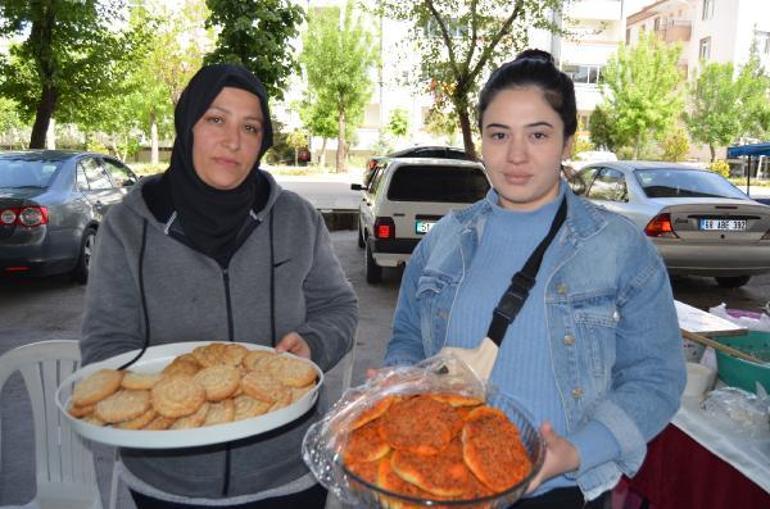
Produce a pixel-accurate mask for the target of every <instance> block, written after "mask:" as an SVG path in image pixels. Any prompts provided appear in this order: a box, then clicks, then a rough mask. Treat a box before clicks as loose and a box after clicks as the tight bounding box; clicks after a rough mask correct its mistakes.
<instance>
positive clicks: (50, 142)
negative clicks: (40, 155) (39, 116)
mask: <svg viewBox="0 0 770 509" xmlns="http://www.w3.org/2000/svg"><path fill="white" fill-rule="evenodd" d="M45 148H47V149H48V150H56V121H55V119H54V118H51V119H50V120H49V121H48V129H46V131H45Z"/></svg>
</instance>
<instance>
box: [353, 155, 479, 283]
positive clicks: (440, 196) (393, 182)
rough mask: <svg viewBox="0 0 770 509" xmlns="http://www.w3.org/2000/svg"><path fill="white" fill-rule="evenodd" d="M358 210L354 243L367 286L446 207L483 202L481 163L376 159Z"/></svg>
mask: <svg viewBox="0 0 770 509" xmlns="http://www.w3.org/2000/svg"><path fill="white" fill-rule="evenodd" d="M350 187H351V189H353V190H359V191H363V198H362V200H361V204H360V206H359V216H358V217H359V220H358V245H359V247H362V248H365V264H364V266H365V270H366V281H367V282H368V283H371V284H373V283H379V282H380V280H381V279H382V268H383V267H398V266H399V265H402V264H404V263H406V262H407V260H409V257H410V256H411V254H412V251H414V248H415V247H416V246H417V243H418V242H419V241H420V239H421V238H422V237H423V236H424V235H425V234H426V233H428V231H429V230H430V229H431V227H432V226H433V225H434V224H436V221H438V220H439V219H441V217H442V216H443V215H444V214H446V213H447V212H449V211H450V210H452V209H460V208H464V207H466V206H468V204H470V203H473V202H475V201H478V200H480V199H481V198H483V197H484V196H485V194H486V192H487V190H488V189H489V181H488V180H487V177H486V174H485V173H484V167H483V166H482V165H481V163H477V162H471V161H461V160H452V159H432V158H398V159H386V160H382V161H379V162H378V164H377V167H376V168H375V170H374V173H373V175H372V178H371V180H370V181H369V183H368V185H367V186H366V187H364V186H363V185H361V184H351V186H350Z"/></svg>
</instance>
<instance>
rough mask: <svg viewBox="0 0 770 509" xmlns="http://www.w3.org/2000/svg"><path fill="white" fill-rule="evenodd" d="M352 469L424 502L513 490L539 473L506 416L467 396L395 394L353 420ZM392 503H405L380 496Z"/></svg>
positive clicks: (348, 453) (346, 451)
mask: <svg viewBox="0 0 770 509" xmlns="http://www.w3.org/2000/svg"><path fill="white" fill-rule="evenodd" d="M343 443H344V445H343V448H342V458H343V462H344V465H345V468H346V469H347V471H348V472H350V473H352V474H353V475H354V476H356V477H358V478H360V479H362V480H364V481H366V482H367V483H369V484H371V485H374V486H377V487H379V488H381V489H383V490H386V491H388V492H391V493H397V494H399V495H404V496H407V497H412V498H419V499H423V500H475V499H479V498H482V497H488V496H491V495H496V494H499V493H503V492H506V491H507V490H510V489H511V488H513V487H514V486H516V485H517V484H518V483H520V482H521V481H522V480H524V479H525V478H526V477H527V476H528V475H529V474H530V472H531V471H532V462H531V460H530V457H529V454H528V453H527V450H526V448H525V447H524V444H523V443H522V440H521V437H520V434H519V430H518V428H517V427H516V426H515V425H514V424H513V423H512V422H511V421H510V420H509V419H508V417H507V416H506V414H505V413H504V412H503V411H501V410H499V409H497V408H492V407H489V406H486V405H484V404H483V401H481V400H479V399H477V398H473V397H467V396H463V395H460V394H446V393H425V394H417V395H410V396H387V397H385V398H382V399H380V400H379V401H376V402H374V403H373V404H372V405H371V406H369V407H368V408H366V409H364V410H363V411H362V412H360V413H359V414H358V415H357V416H356V417H355V418H354V419H353V420H352V422H351V424H350V426H349V428H348V431H347V437H346V439H345V440H344V442H343ZM380 502H382V503H384V505H386V506H399V503H398V501H395V500H392V499H389V498H388V497H386V496H381V497H380Z"/></svg>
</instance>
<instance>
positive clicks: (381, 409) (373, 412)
mask: <svg viewBox="0 0 770 509" xmlns="http://www.w3.org/2000/svg"><path fill="white" fill-rule="evenodd" d="M398 399H399V398H398V397H396V396H385V397H384V398H382V399H380V400H379V401H377V402H375V403H374V404H373V405H371V406H370V407H368V408H366V409H364V410H363V411H362V412H361V413H359V414H358V415H357V416H356V418H355V419H354V420H353V422H352V423H350V429H351V430H354V429H356V428H360V427H361V426H363V425H364V424H366V423H367V422H371V421H373V420H375V419H377V418H378V417H380V416H381V415H382V414H384V413H385V412H387V411H388V408H390V405H392V404H393V403H394V402H396V401H398Z"/></svg>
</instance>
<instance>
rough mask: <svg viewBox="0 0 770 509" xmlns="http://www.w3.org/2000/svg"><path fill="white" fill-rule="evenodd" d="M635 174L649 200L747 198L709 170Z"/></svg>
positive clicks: (653, 171) (667, 170) (678, 170)
mask: <svg viewBox="0 0 770 509" xmlns="http://www.w3.org/2000/svg"><path fill="white" fill-rule="evenodd" d="M634 174H635V175H636V178H637V180H638V181H639V183H640V184H641V185H642V188H643V189H644V193H645V194H646V195H647V197H648V198H700V197H703V198H736V199H739V200H745V199H747V196H746V195H745V194H743V192H741V191H740V190H739V189H738V188H737V187H735V186H733V185H732V184H731V183H730V182H728V181H727V180H725V179H724V178H722V177H721V176H719V175H717V174H716V173H711V172H708V171H702V170H686V169H674V168H655V169H649V170H636V171H635V172H634Z"/></svg>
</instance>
